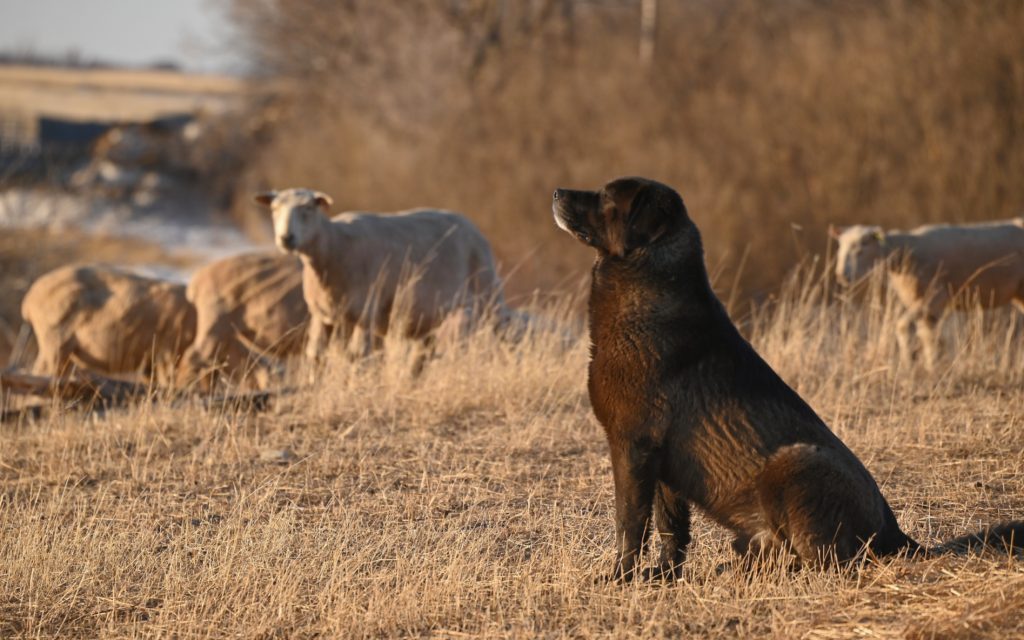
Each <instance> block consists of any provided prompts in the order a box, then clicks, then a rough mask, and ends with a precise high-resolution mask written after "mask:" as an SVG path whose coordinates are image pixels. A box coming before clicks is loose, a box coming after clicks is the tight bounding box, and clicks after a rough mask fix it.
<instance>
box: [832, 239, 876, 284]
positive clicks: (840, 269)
mask: <svg viewBox="0 0 1024 640" xmlns="http://www.w3.org/2000/svg"><path fill="white" fill-rule="evenodd" d="M834 236H835V238H836V240H837V241H838V242H839V251H838V252H837V254H836V279H837V280H839V282H841V283H842V284H845V285H850V284H853V283H855V282H857V281H858V280H860V279H861V278H863V277H864V276H866V275H867V274H868V273H869V272H870V271H871V269H872V268H874V266H875V265H876V264H878V262H879V261H881V260H882V259H883V258H885V255H886V254H885V231H883V230H882V228H881V227H876V226H868V225H861V224H859V225H854V226H852V227H847V228H846V229H844V230H843V231H842V232H840V233H835V234H834Z"/></svg>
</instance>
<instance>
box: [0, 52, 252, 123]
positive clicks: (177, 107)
mask: <svg viewBox="0 0 1024 640" xmlns="http://www.w3.org/2000/svg"><path fill="white" fill-rule="evenodd" d="M244 93H245V86H244V83H243V82H242V81H241V80H238V79H237V78H230V77H224V76H213V75H210V76H204V75H194V74H183V73H177V72H170V71H152V70H132V69H59V68H46V67H24V66H18V65H0V114H5V115H7V116H11V115H14V114H23V115H25V116H29V115H32V116H34V115H37V114H45V115H49V116H59V117H63V118H70V119H76V118H77V119H97V120H145V119H149V118H154V117H156V116H159V115H163V114H167V113H176V112H181V111H192V110H194V109H197V108H205V109H210V110H213V111H221V110H223V109H225V108H228V107H231V106H237V104H238V102H239V101H240V100H241V98H242V97H243V95H244Z"/></svg>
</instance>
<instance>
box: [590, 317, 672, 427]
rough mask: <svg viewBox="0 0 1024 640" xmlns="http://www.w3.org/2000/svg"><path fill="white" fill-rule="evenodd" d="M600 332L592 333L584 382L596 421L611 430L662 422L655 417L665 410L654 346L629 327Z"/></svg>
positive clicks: (659, 416)
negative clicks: (586, 383)
mask: <svg viewBox="0 0 1024 640" xmlns="http://www.w3.org/2000/svg"><path fill="white" fill-rule="evenodd" d="M594 329H597V327H594ZM601 333H602V332H600V331H599V332H598V333H597V334H596V335H595V336H594V338H595V339H594V344H593V347H592V354H591V360H590V368H589V379H588V385H587V386H588V391H589V393H590V403H591V406H592V407H593V409H594V415H596V416H597V419H598V421H600V422H601V424H602V426H604V428H605V429H606V430H608V431H615V432H621V431H635V430H637V429H641V428H645V427H651V426H653V425H654V423H660V422H662V421H661V420H660V419H659V418H661V417H662V416H664V414H665V413H666V412H667V406H666V403H665V402H664V393H663V389H662V381H661V377H662V374H661V366H660V359H659V357H658V353H657V351H656V350H655V349H654V346H653V345H651V344H650V343H649V342H648V341H647V340H645V339H644V336H643V335H638V334H636V333H634V332H631V331H622V330H619V331H614V332H613V335H601Z"/></svg>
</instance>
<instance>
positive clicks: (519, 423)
mask: <svg viewBox="0 0 1024 640" xmlns="http://www.w3.org/2000/svg"><path fill="white" fill-rule="evenodd" d="M826 288H827V285H825V284H820V283H819V281H818V279H817V278H816V277H813V276H807V275H805V276H803V277H802V278H799V279H798V280H797V281H795V282H793V283H790V284H789V285H788V286H787V287H785V288H784V290H783V294H782V295H781V296H780V298H779V299H778V300H776V301H775V302H774V303H773V304H772V305H771V306H770V307H764V308H762V309H760V310H757V311H756V312H754V313H752V314H750V315H749V316H747V317H746V320H745V323H744V326H745V328H746V330H747V331H748V333H749V334H750V335H751V336H752V341H753V342H754V344H755V345H756V346H757V347H758V348H759V349H760V350H761V351H762V353H763V354H764V355H765V356H766V358H767V359H768V360H769V362H770V363H772V364H773V366H775V367H776V368H777V370H778V371H779V372H780V373H781V374H782V375H783V377H784V378H785V379H786V380H787V381H789V382H790V383H791V384H792V385H794V386H795V387H796V388H797V389H798V390H799V391H800V393H801V394H803V395H804V396H805V397H806V398H807V399H808V400H809V401H810V402H811V403H812V405H813V406H815V407H816V408H817V410H818V411H819V412H820V413H821V414H822V416H823V417H824V418H825V419H826V420H827V421H828V422H829V423H830V424H831V425H832V427H833V428H834V430H835V431H836V432H837V433H838V434H839V435H840V436H841V437H842V438H843V439H844V440H845V441H846V442H847V443H848V444H849V445H850V446H851V447H852V448H853V450H854V451H855V452H856V453H857V454H858V455H860V456H861V457H862V459H863V460H864V461H865V462H866V464H867V465H868V467H869V468H870V469H871V471H872V472H873V473H874V474H875V477H876V478H877V479H878V481H879V483H880V485H881V487H882V490H883V492H884V493H885V494H886V495H887V497H888V498H889V499H890V502H891V503H892V504H893V506H894V509H895V511H896V513H897V516H898V518H899V520H900V523H901V525H902V526H903V527H904V528H905V529H906V530H907V531H908V532H909V533H910V534H911V535H913V536H914V537H916V538H917V539H919V540H920V541H922V542H926V543H933V542H936V541H938V540H942V539H946V538H949V537H951V536H954V535H956V534H960V533H963V532H965V531H967V530H975V529H977V528H979V527H980V526H981V525H982V524H984V523H989V522H995V521H1001V520H1006V519H1009V518H1012V517H1018V518H1019V517H1021V516H1022V515H1024V497H1022V496H1024V475H1022V471H1024V424H1022V422H1024V394H1022V393H1021V391H1020V389H1021V383H1022V382H1024V379H1022V378H1024V375H1022V373H1024V367H1022V366H1021V365H1022V363H1024V348H1022V347H1021V346H1020V340H1019V335H1020V326H1019V323H1018V321H1017V318H1016V317H1014V316H1012V315H1010V314H1009V313H1007V314H1001V313H995V314H990V315H987V316H982V315H981V314H977V313H969V314H964V315H962V316H958V317H956V318H953V319H952V321H951V322H949V323H948V325H947V330H946V338H947V345H946V347H947V350H946V354H947V356H946V359H945V360H944V362H943V364H942V367H941V368H940V373H938V374H936V375H932V376H928V375H926V374H924V373H923V372H921V371H919V370H918V369H916V368H914V367H907V366H904V367H901V366H900V365H899V363H898V362H897V359H896V347H895V340H894V338H893V335H892V330H891V327H892V323H891V320H892V313H893V308H892V301H891V300H890V299H888V298H887V297H886V296H885V295H882V294H881V293H879V290H880V288H879V287H878V283H877V282H876V283H875V284H874V287H873V291H870V292H868V294H866V296H864V298H863V301H862V302H854V301H850V300H845V299H843V298H842V297H838V298H830V297H828V296H826V295H825V293H826V291H825V290H826ZM827 299H828V300H832V301H831V302H824V300H827ZM549 313H551V314H554V315H562V316H563V317H564V316H565V314H564V313H563V312H561V311H558V310H549ZM412 358H413V354H411V353H409V352H408V350H405V349H403V348H402V345H400V344H392V345H389V346H388V348H387V349H386V350H385V352H384V353H383V354H381V355H380V356H379V357H377V358H375V359H374V360H371V361H366V362H362V363H356V364H353V363H351V362H349V361H348V360H345V359H342V358H337V359H332V360H329V361H328V362H327V363H326V365H324V367H323V370H322V371H321V372H319V375H317V376H315V379H316V382H315V383H314V384H313V385H312V386H311V387H306V388H303V389H302V390H300V391H299V392H298V393H296V394H295V395H292V396H288V397H286V398H285V399H284V400H282V402H281V403H280V404H279V405H278V406H277V407H276V408H275V410H274V411H273V412H271V413H268V414H262V415H258V414H251V413H244V412H232V411H218V412H206V411H204V410H202V409H199V408H184V409H177V410H172V409H170V408H169V407H168V406H167V405H166V403H160V402H157V403H156V404H155V405H146V406H139V407H134V408H131V409H128V410H124V411H115V412H111V413H109V414H107V415H104V416H99V417H87V416H84V415H81V414H77V413H62V414H58V415H56V416H54V417H52V418H49V419H46V420H45V421H43V422H41V423H36V424H32V423H25V424H20V425H5V426H3V427H2V431H0V486H2V493H0V536H2V540H3V543H2V544H0V636H3V637H17V636H27V637H56V636H59V637H121V636H147V637H208V636H212V637H229V636H230V637H313V636H320V637H395V636H420V637H424V636H430V637H467V636H468V637H527V636H542V637H594V636H614V637H643V638H649V637H719V636H724V637H751V636H770V637H779V638H797V637H807V638H833V637H844V638H845V637H893V636H901V635H902V636H906V637H913V638H930V637H964V638H967V637H1020V635H1021V634H1022V633H1024V617H1022V616H1021V615H1020V611H1021V610H1022V609H1024V565H1022V564H1021V563H1020V561H1019V560H1013V559H1011V558H1008V557H1006V556H1005V555H999V554H990V555H984V556H976V557H970V558H959V557H950V558H941V559H933V560H927V561H910V560H907V559H892V560H887V561H885V562H883V563H881V564H878V565H871V566H865V567H858V568H849V569H847V570H844V571H810V570H807V571H799V572H795V573H787V572H784V571H779V570H776V569H773V568H771V567H762V568H761V569H760V570H759V571H757V572H755V573H753V574H744V573H742V572H740V571H738V570H736V569H733V568H726V569H725V570H724V571H722V572H721V573H719V572H717V571H716V568H717V567H718V566H719V565H720V564H722V563H724V562H728V561H729V560H730V559H731V555H730V554H731V552H730V551H729V550H728V547H727V542H728V540H727V537H726V535H725V532H724V531H723V530H722V529H720V528H719V527H717V526H714V525H711V524H710V523H709V522H708V521H707V520H705V519H703V518H700V517H698V518H697V521H696V524H695V536H694V538H695V539H694V542H693V545H692V547H691V557H690V559H689V560H688V565H687V569H686V575H685V579H684V580H683V581H682V582H681V583H679V584H675V585H672V586H660V585H649V584H636V585H630V586H616V585H608V584H603V583H600V582H595V579H597V578H599V577H601V576H603V575H605V574H606V573H607V572H608V570H609V568H610V566H611V563H612V537H613V535H612V508H613V507H612V505H613V500H612V492H611V473H610V468H609V463H608V459H607V455H606V448H605V443H604V441H603V436H602V434H601V431H600V428H599V427H598V425H597V424H596V422H595V421H594V419H593V417H592V415H591V411H590V408H589V406H588V401H587V395H586V389H585V367H586V361H587V349H586V346H585V344H584V343H579V344H576V345H575V346H573V347H572V348H570V349H569V350H568V351H566V350H565V349H564V348H563V347H562V346H561V343H560V340H559V339H558V338H557V337H556V336H553V335H546V334H544V335H538V336H535V337H534V338H533V339H531V340H528V341H526V342H524V343H523V344H521V345H518V346H512V345H509V344H505V343H501V342H498V341H496V340H495V339H494V338H493V337H492V336H490V335H477V336H474V337H473V338H472V339H470V340H469V341H468V343H466V344H464V345H461V346H456V345H450V344H449V345H444V348H443V349H442V352H441V355H440V356H439V357H438V358H437V359H436V360H434V361H432V362H431V363H430V364H429V365H428V367H427V368H426V370H425V371H424V373H423V374H422V375H421V376H420V377H419V378H416V379H412V378H411V376H410V373H409V372H410V364H411V362H412ZM293 374H295V377H296V379H306V378H307V377H308V372H307V371H303V370H302V368H301V367H294V368H293Z"/></svg>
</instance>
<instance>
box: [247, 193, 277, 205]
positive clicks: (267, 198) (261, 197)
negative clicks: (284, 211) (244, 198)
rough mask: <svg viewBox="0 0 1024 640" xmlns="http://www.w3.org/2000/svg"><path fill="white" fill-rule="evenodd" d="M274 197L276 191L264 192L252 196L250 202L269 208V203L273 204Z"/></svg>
mask: <svg viewBox="0 0 1024 640" xmlns="http://www.w3.org/2000/svg"><path fill="white" fill-rule="evenodd" d="M276 197H277V192H276V191H264V192H262V193H257V194H256V195H254V196H253V197H252V201H253V202H255V203H256V204H261V205H263V206H264V207H269V206H270V203H271V202H273V201H274V198H276Z"/></svg>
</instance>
